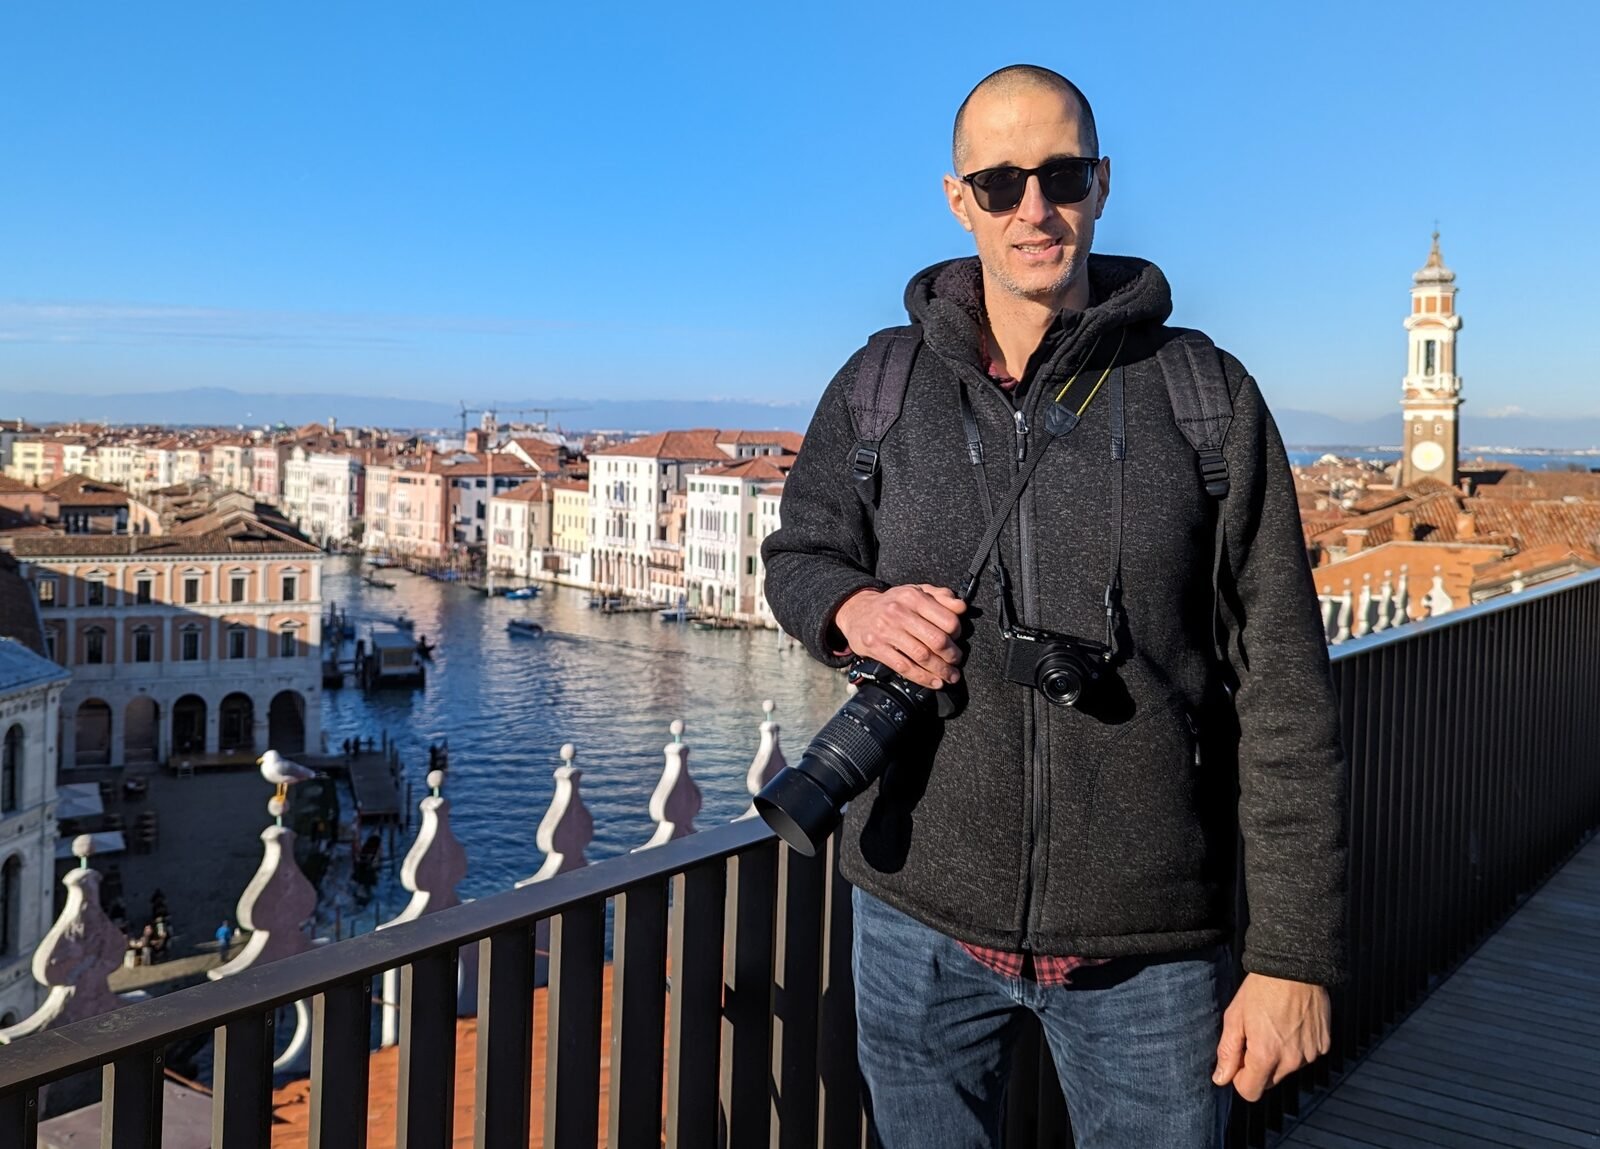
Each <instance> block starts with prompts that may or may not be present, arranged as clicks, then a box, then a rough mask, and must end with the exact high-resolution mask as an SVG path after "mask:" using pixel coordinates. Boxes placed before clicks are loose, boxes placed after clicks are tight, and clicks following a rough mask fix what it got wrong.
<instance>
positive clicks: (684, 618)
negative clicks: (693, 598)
mask: <svg viewBox="0 0 1600 1149" xmlns="http://www.w3.org/2000/svg"><path fill="white" fill-rule="evenodd" d="M656 617H657V618H659V619H660V620H661V621H662V622H688V621H689V608H688V607H686V606H672V607H668V608H667V609H666V610H658V611H656Z"/></svg>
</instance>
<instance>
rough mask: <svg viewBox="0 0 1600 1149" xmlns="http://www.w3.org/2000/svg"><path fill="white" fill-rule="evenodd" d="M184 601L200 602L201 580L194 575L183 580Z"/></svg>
mask: <svg viewBox="0 0 1600 1149" xmlns="http://www.w3.org/2000/svg"><path fill="white" fill-rule="evenodd" d="M183 601H184V602H186V603H191V602H199V601H200V580H199V579H198V578H196V577H195V576H194V575H190V576H189V577H188V578H186V579H184V580H183Z"/></svg>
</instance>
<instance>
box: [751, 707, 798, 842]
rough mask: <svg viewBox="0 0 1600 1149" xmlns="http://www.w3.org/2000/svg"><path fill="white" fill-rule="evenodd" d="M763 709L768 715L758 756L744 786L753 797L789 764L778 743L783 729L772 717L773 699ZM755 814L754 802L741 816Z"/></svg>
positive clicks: (752, 764)
mask: <svg viewBox="0 0 1600 1149" xmlns="http://www.w3.org/2000/svg"><path fill="white" fill-rule="evenodd" d="M761 710H762V713H763V714H765V715H766V719H765V720H764V721H763V722H762V723H761V744H760V746H759V747H757V749H756V756H755V758H754V759H753V760H752V761H751V763H750V769H749V770H748V771H747V772H746V773H745V776H744V787H745V789H746V790H748V791H750V796H751V797H752V798H754V797H755V796H756V795H757V794H759V793H761V791H762V790H763V789H764V788H765V787H766V785H767V783H768V782H770V781H772V780H773V778H775V777H777V774H778V771H779V770H782V769H783V768H784V767H785V766H787V765H788V764H789V763H788V762H787V761H785V760H784V757H783V747H782V746H780V745H779V744H778V735H779V733H780V732H781V731H780V729H779V726H778V724H777V723H776V722H775V721H773V718H772V711H773V710H774V705H773V701H772V699H770V698H769V699H767V700H766V701H765V702H763V703H762V704H761ZM755 815H756V807H755V803H754V802H752V803H750V808H749V809H748V810H746V811H745V812H744V813H743V814H740V815H739V818H740V819H743V818H753V817H755Z"/></svg>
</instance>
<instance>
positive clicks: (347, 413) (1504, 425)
mask: <svg viewBox="0 0 1600 1149" xmlns="http://www.w3.org/2000/svg"><path fill="white" fill-rule="evenodd" d="M535 407H550V408H568V409H569V410H565V411H560V412H558V413H555V414H553V415H552V416H551V421H552V422H553V423H557V424H559V425H561V426H562V427H565V428H566V429H568V430H615V431H665V430H670V429H673V428H689V427H715V428H718V429H720V430H728V429H733V428H745V429H749V430H759V431H767V430H787V431H803V430H805V428H806V424H807V423H808V422H809V421H810V418H811V409H812V404H810V403H757V402H751V401H748V400H739V399H593V398H577V397H567V398H549V399H538V400H532V399H529V400H518V401H516V402H507V403H506V404H505V405H504V408H503V409H504V410H506V411H511V410H515V409H517V408H523V409H531V408H535ZM1275 414H1276V416H1277V420H1278V427H1279V429H1280V430H1281V431H1282V433H1283V438H1284V441H1285V442H1286V443H1288V444H1289V445H1290V446H1292V447H1347V448H1371V447H1379V446H1396V445H1398V443H1399V440H1400V416H1399V412H1393V413H1391V414H1387V415H1384V416H1382V417H1380V418H1374V419H1365V420H1350V419H1341V418H1337V417H1336V416H1333V415H1324V414H1321V413H1319V412H1316V411H1297V410H1294V409H1280V410H1278V411H1276V412H1275ZM330 417H331V418H335V419H337V420H338V421H339V422H340V424H341V425H345V426H382V427H395V428H452V427H459V426H460V425H461V409H460V405H459V404H454V403H449V402H440V401H437V400H431V399H392V398H382V397H376V396H367V395H332V394H319V393H300V394H288V393H285V394H273V395H266V394H258V393H249V392H242V391H232V390H228V389H227V388H222V387H203V388H190V389H187V390H180V391H146V392H136V393H131V394H122V395H72V394H61V393H59V392H45V391H29V392H10V393H6V392H0V419H15V418H22V419H26V420H29V421H31V422H35V423H53V422H65V421H69V420H73V419H79V420H83V421H84V422H93V423H160V424H167V425H182V424H190V425H202V426H233V425H238V424H244V425H245V426H251V427H259V426H262V425H263V424H268V423H272V424H276V423H286V424H288V425H290V426H301V425H303V424H306V423H320V422H325V421H326V420H327V419H329V418H330ZM476 422H477V415H476V414H473V415H471V416H469V426H470V425H476ZM1463 426H1464V430H1465V432H1466V435H1465V438H1466V446H1467V447H1468V448H1469V449H1470V448H1473V447H1505V448H1510V449H1521V450H1525V449H1529V448H1534V449H1537V448H1548V449H1554V450H1584V449H1590V448H1600V418H1594V417H1575V418H1559V417H1544V416H1537V415H1521V414H1512V415H1500V416H1488V415H1475V414H1474V413H1473V412H1472V411H1471V409H1470V408H1469V409H1468V411H1467V419H1466V421H1465V422H1464V424H1463Z"/></svg>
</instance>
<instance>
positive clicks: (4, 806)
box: [0, 722, 22, 814]
mask: <svg viewBox="0 0 1600 1149" xmlns="http://www.w3.org/2000/svg"><path fill="white" fill-rule="evenodd" d="M21 788H22V724H21V723H20V722H18V723H15V724H13V725H12V727H11V729H10V730H7V731H6V741H5V746H4V748H3V749H0V814H9V813H11V811H13V810H15V809H16V808H17V795H18V791H20V790H21Z"/></svg>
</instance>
